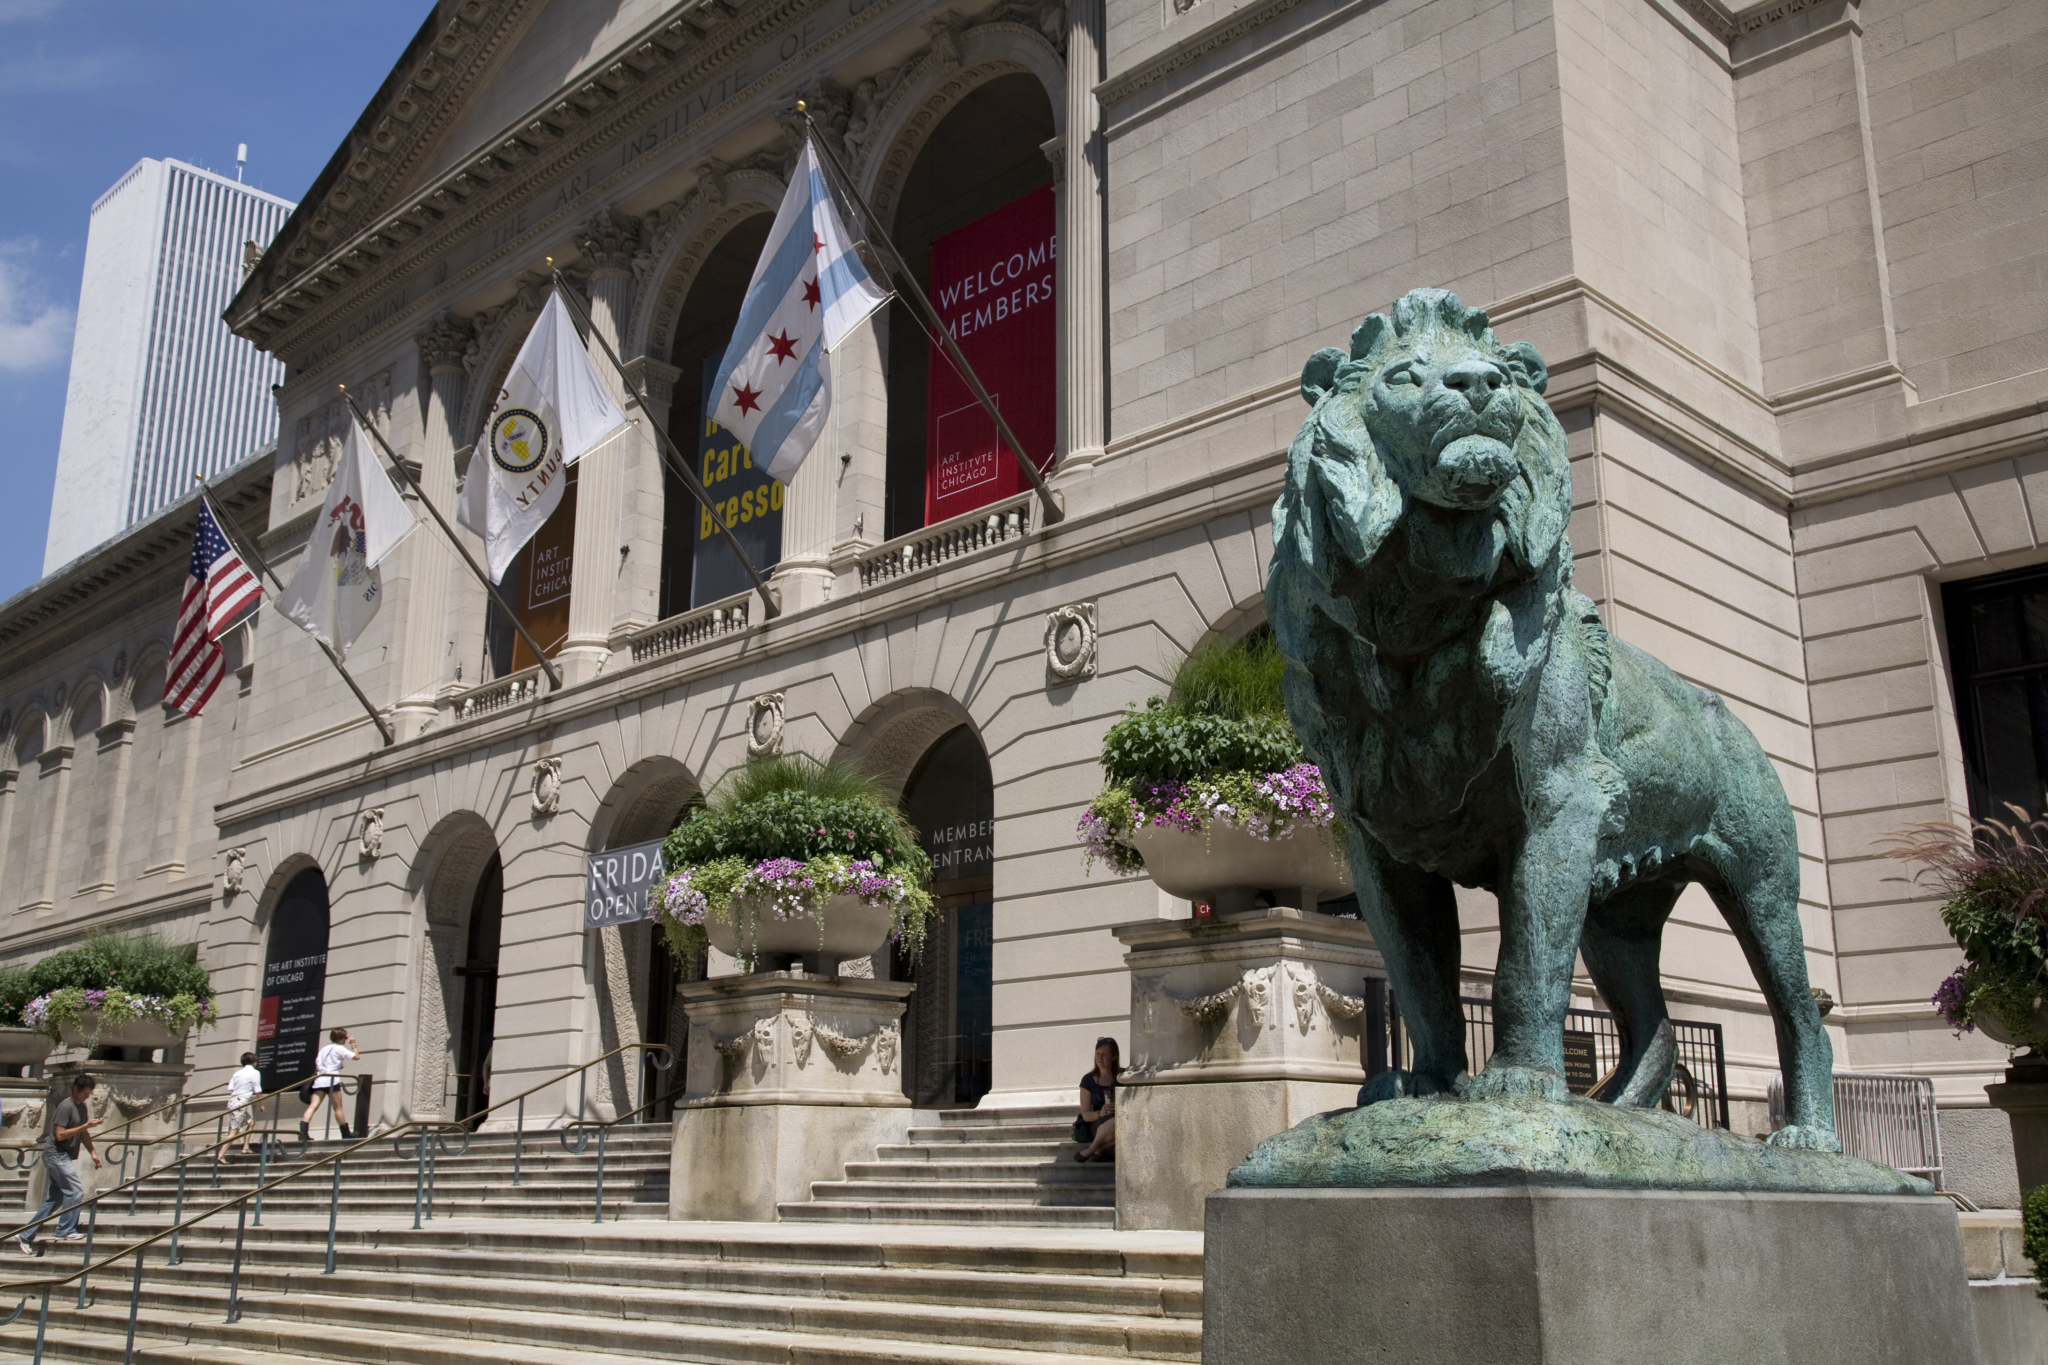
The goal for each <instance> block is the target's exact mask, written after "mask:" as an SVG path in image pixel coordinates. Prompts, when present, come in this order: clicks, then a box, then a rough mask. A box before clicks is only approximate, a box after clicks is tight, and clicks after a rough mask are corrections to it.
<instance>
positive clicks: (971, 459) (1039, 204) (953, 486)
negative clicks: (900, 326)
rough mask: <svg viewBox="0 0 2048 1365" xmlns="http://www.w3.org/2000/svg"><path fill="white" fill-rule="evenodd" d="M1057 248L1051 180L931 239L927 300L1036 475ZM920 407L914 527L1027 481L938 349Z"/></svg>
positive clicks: (1052, 342)
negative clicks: (919, 502)
mask: <svg viewBox="0 0 2048 1365" xmlns="http://www.w3.org/2000/svg"><path fill="white" fill-rule="evenodd" d="M1058 254H1059V242H1058V239H1057V236H1056V234H1055V232H1054V214H1053V192H1052V187H1051V186H1050V185H1048V186H1046V187H1045V188H1043V189H1037V190H1033V191H1031V193H1029V194H1027V195H1025V196H1023V197H1022V198H1021V199H1014V200H1012V201H1010V202H1009V203H1008V204H1005V205H1004V206H1003V207H1002V208H999V209H997V210H996V211H995V212H994V213H991V214H989V215H988V216H987V217H986V218H981V219H978V220H976V221H975V222H972V223H969V224H968V225H967V226H966V227H964V228H961V229H960V230H959V231H958V232H951V233H948V234H947V235H946V236H944V237H941V238H939V239H938V240H936V241H934V242H933V243H932V257H931V266H932V269H931V290H930V293H931V299H932V302H933V304H935V305H936V306H937V308H938V310H939V317H940V318H941V319H942V320H944V322H945V324H946V327H947V329H948V330H949V331H951V332H952V334H953V339H954V341H955V342H956V343H958V345H959V347H960V353H961V354H962V355H964V356H966V357H967V363H968V364H969V365H971V366H973V367H974V372H975V374H976V375H977V376H978V377H979V378H980V379H981V383H982V387H984V388H986V389H987V390H988V391H989V396H990V397H991V398H993V399H994V400H995V404H996V407H997V409H998V410H999V411H1000V412H1001V413H1002V414H1003V420H1004V421H1006V422H1008V423H1009V424H1010V430H1011V431H1012V432H1014V433H1016V437H1017V439H1018V440H1020V441H1022V442H1023V443H1024V446H1025V449H1026V451H1027V452H1028V453H1029V454H1030V456H1031V458H1032V459H1033V460H1035V461H1036V462H1037V464H1038V467H1039V468H1040V469H1041V470H1045V469H1049V468H1051V466H1052V458H1053V441H1054V439H1055V438H1056V437H1057V435H1058V431H1059V415H1058V412H1057V406H1058V396H1059V386H1058V379H1057V357H1058V354H1059V326H1058V324H1059V310H1058V307H1057V305H1056V304H1055V302H1054V297H1053V273H1054V269H1055V260H1056V258H1057V256H1058ZM928 395H929V396H928V397H927V400H926V407H925V435H926V444H927V450H928V454H927V456H926V466H925V506H924V515H925V524H926V525H930V524H932V523H933V522H938V521H944V520H946V519H947V518H948V517H957V516H960V515H962V514H963V513H967V512H972V511H974V510H975V509H976V508H979V507H986V506H987V505H988V504H989V503H992V502H999V501H1001V500H1002V499H1004V498H1007V497H1009V496H1010V495H1011V494H1013V493H1018V492H1022V491H1023V490H1024V489H1025V488H1027V487H1029V486H1030V485H1029V483H1028V482H1027V481H1026V479H1025V478H1024V471H1023V470H1022V469H1020V468H1019V467H1018V465H1017V462H1016V460H1015V459H1013V458H1011V456H1009V455H1008V454H1005V453H1003V451H1002V449H1001V443H1000V440H999V438H998V437H997V434H996V425H995V421H994V419H992V418H991V417H990V416H989V415H988V412H987V410H986V409H984V408H983V407H982V406H981V405H980V404H979V403H978V402H977V401H976V400H975V397H974V391H973V390H972V389H970V388H968V387H967V381H966V380H964V379H962V378H961V377H960V376H959V374H958V373H956V372H955V370H954V369H953V363H952V361H951V360H949V359H948V358H947V357H946V354H945V352H944V351H943V350H941V349H940V348H939V347H937V346H934V347H932V348H931V385H930V388H929V390H928Z"/></svg>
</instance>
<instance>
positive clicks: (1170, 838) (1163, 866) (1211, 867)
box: [1131, 822, 1352, 915]
mask: <svg viewBox="0 0 2048 1365" xmlns="http://www.w3.org/2000/svg"><path fill="white" fill-rule="evenodd" d="M1131 843H1132V844H1133V845H1135V846H1136V848H1137V850H1138V852H1139V854H1141V855H1142V856H1143V857H1144V859H1145V873H1146V875H1147V876H1149V877H1151V878H1152V881H1153V882H1154V884H1156V885H1157V886H1158V887H1159V889H1160V890H1162V891H1164V892H1166V894H1167V895H1169V896H1173V897H1176V898H1178V899H1180V900H1189V901H1195V900H1201V901H1208V902H1209V904H1210V907H1211V909H1212V910H1213V911H1214V912H1215V913H1216V914H1219V915H1226V914H1238V913H1241V912H1243V911H1246V910H1250V909H1251V908H1252V901H1253V897H1254V896H1255V895H1256V894H1257V893H1258V892H1260V891H1266V892H1270V893H1273V894H1274V895H1275V897H1276V900H1277V903H1279V904H1282V905H1285V904H1288V903H1290V902H1291V901H1293V900H1294V898H1295V897H1296V896H1297V895H1298V896H1299V897H1300V898H1301V899H1300V901H1299V907H1298V908H1302V909H1309V910H1313V909H1314V908H1315V904H1316V901H1317V900H1334V899H1336V898H1337V897H1340V896H1348V895H1350V894H1351V889H1352V888H1351V870H1350V869H1349V868H1348V867H1346V866H1345V864H1344V859H1343V857H1342V856H1341V855H1340V854H1339V853H1338V852H1337V851H1336V849H1335V847H1333V846H1332V844H1331V841H1330V840H1329V838H1328V837H1327V836H1326V835H1325V834H1324V833H1323V832H1322V831H1321V830H1315V829H1300V828H1297V829H1296V830H1295V831H1294V832H1293V833H1291V834H1288V835H1285V836H1283V837H1282V838H1278V839H1259V838H1254V837H1253V836H1252V835H1251V834H1249V833H1248V832H1246V831H1245V830H1242V829H1239V828H1237V827H1236V826H1234V825H1226V824H1223V823H1221V822H1218V823H1215V824H1212V825H1211V826H1210V827H1209V828H1208V829H1206V830H1204V831H1202V832H1201V833H1199V834H1191V833H1189V832H1188V831H1186V830H1179V829H1170V828H1167V827H1166V826H1163V825H1141V826H1140V827H1138V828H1137V829H1135V830H1133V831H1132V832H1131Z"/></svg>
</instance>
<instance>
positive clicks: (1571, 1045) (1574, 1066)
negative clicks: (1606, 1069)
mask: <svg viewBox="0 0 2048 1365" xmlns="http://www.w3.org/2000/svg"><path fill="white" fill-rule="evenodd" d="M1593 1042H1594V1039H1593V1035H1592V1034H1590V1033H1582V1032H1580V1031H1579V1030H1578V1029H1569V1028H1568V1029H1566V1030H1565V1031H1564V1086H1565V1089H1567V1090H1569V1091H1571V1093H1572V1094H1574V1095H1587V1094H1591V1093H1592V1090H1593V1087H1594V1086H1596V1085H1598V1084H1599V1083H1600V1054H1599V1052H1598V1051H1597V1050H1595V1048H1594V1046H1593Z"/></svg>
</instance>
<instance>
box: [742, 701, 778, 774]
mask: <svg viewBox="0 0 2048 1365" xmlns="http://www.w3.org/2000/svg"><path fill="white" fill-rule="evenodd" d="M783 714H784V712H783V694H782V693H780V692H763V693H762V694H761V695H760V696H758V697H756V698H754V702H753V705H752V706H751V707H749V708H748V711H747V756H748V757H749V758H761V757H764V756H766V755H768V754H772V753H774V752H775V751H776V750H778V749H780V748H781V747H782V722H783Z"/></svg>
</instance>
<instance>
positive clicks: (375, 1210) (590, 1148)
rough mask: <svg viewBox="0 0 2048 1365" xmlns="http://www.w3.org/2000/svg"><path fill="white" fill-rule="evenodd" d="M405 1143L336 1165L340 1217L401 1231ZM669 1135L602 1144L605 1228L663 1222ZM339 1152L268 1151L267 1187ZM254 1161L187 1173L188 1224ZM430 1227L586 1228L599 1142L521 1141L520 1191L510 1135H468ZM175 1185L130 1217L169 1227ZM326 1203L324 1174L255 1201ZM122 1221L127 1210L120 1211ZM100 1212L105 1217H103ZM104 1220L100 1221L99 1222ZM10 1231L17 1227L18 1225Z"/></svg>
mask: <svg viewBox="0 0 2048 1365" xmlns="http://www.w3.org/2000/svg"><path fill="white" fill-rule="evenodd" d="M412 1141H413V1139H412V1137H411V1135H410V1134H408V1135H406V1136H405V1137H404V1138H402V1139H400V1140H399V1142H400V1143H402V1144H403V1145H404V1147H405V1149H406V1152H407V1154H406V1155H404V1156H401V1155H399V1154H398V1152H397V1151H395V1150H394V1146H395V1145H398V1144H394V1143H393V1142H390V1141H385V1142H378V1143H376V1144H374V1145H372V1146H370V1147H367V1148H365V1149H363V1151H362V1152H361V1153H358V1154H357V1155H355V1156H352V1157H350V1158H348V1159H347V1160H346V1161H345V1162H344V1163H343V1165H342V1174H341V1208H342V1212H343V1214H344V1216H347V1217H351V1218H363V1217H370V1218H375V1219H377V1220H379V1221H380V1223H381V1224H383V1225H385V1226H390V1225H391V1224H392V1223H393V1221H394V1220H397V1219H403V1220H404V1221H405V1223H406V1224H407V1225H408V1226H409V1225H410V1223H411V1220H412V1212H413V1192H414V1190H415V1188H416V1187H417V1186H418V1184H419V1179H418V1177H419V1160H418V1158H417V1157H416V1156H414V1155H412V1152H413V1151H415V1150H416V1149H415V1148H414V1147H413V1146H412ZM670 1143H671V1130H670V1128H669V1125H667V1124H665V1123H661V1124H644V1125H622V1126H620V1127H618V1128H614V1129H613V1130H612V1131H611V1133H610V1134H609V1135H608V1136H607V1137H606V1139H605V1154H604V1218H605V1221H606V1222H616V1221H617V1220H619V1219H622V1218H667V1217H668V1188H669V1148H670ZM345 1145H346V1144H344V1143H341V1142H339V1141H329V1142H322V1141H317V1140H316V1141H315V1142H313V1143H312V1144H311V1145H310V1146H309V1147H307V1148H306V1149H305V1152H304V1154H303V1155H300V1154H299V1149H298V1147H297V1144H293V1145H292V1146H291V1147H274V1148H273V1149H272V1151H271V1160H270V1166H269V1170H268V1173H267V1174H266V1176H265V1181H266V1182H268V1181H269V1180H274V1179H276V1178H277V1177H278V1176H280V1175H284V1174H286V1173H288V1172H291V1171H294V1170H297V1169H298V1168H299V1167H300V1166H302V1165H304V1164H306V1162H308V1161H316V1160H319V1159H321V1158H322V1157H325V1156H327V1155H329V1154H331V1153H333V1152H335V1151H338V1150H340V1149H341V1148H342V1147H343V1146H345ZM257 1170H258V1158H257V1157H255V1156H248V1157H243V1156H240V1155H235V1156H231V1157H229V1158H228V1159H227V1160H225V1161H223V1162H221V1163H220V1169H219V1181H220V1183H219V1185H218V1186H215V1185H214V1184H213V1179H214V1171H213V1167H212V1165H211V1163H209V1162H207V1161H204V1160H202V1161H198V1162H195V1163H193V1164H192V1165H191V1166H190V1167H189V1169H188V1170H187V1172H186V1177H185V1210H186V1215H187V1216H188V1217H189V1216H190V1215H191V1214H193V1213H195V1212H197V1211H199V1210H201V1209H205V1208H209V1207H211V1206H212V1205H214V1204H218V1203H220V1202H222V1201H223V1200H226V1199H230V1198H232V1197H234V1196H235V1195H236V1194H240V1193H242V1192H244V1191H247V1190H252V1189H254V1188H255V1187H256V1176H257ZM433 1176H434V1178H433V1200H434V1205H433V1212H434V1215H435V1217H436V1218H562V1219H569V1220H574V1219H578V1218H580V1219H582V1220H583V1221H584V1222H590V1221H592V1219H593V1215H594V1214H595V1212H596V1193H597V1138H596V1136H595V1135H594V1134H593V1135H592V1136H591V1138H590V1141H589V1143H588V1144H587V1145H586V1147H585V1149H584V1151H583V1154H582V1155H580V1156H572V1155H570V1154H569V1153H567V1152H565V1151H563V1149H562V1144H561V1140H560V1138H559V1137H558V1136H557V1135H556V1133H554V1132H550V1131H541V1132H531V1131H530V1132H528V1133H527V1134H526V1136H525V1138H524V1140H523V1141H522V1143H521V1150H520V1156H519V1183H518V1184H517V1185H514V1184H513V1183H512V1135H511V1134H510V1133H474V1134H471V1136H470V1141H469V1148H468V1150H467V1151H465V1152H463V1153H462V1154H461V1155H459V1156H456V1155H446V1156H443V1155H438V1154H437V1155H436V1157H435V1161H434V1172H433ZM177 1184H178V1182H177V1177H176V1176H175V1175H172V1174H165V1173H161V1172H160V1173H158V1174H156V1175H153V1176H151V1177H150V1178H149V1179H148V1180H146V1181H144V1182H143V1184H142V1187H141V1189H140V1191H139V1192H138V1194H137V1196H136V1205H135V1209H136V1213H137V1215H138V1216H140V1215H148V1216H150V1217H152V1218H154V1219H156V1220H157V1222H158V1224H159V1225H162V1224H164V1223H167V1222H169V1220H170V1215H171V1212H172V1210H173V1209H174V1208H175V1207H176V1199H177ZM329 1193H330V1185H329V1177H328V1176H327V1174H326V1173H325V1172H322V1173H321V1174H320V1175H318V1176H315V1177H310V1178H308V1179H307V1180H304V1181H300V1182H296V1183H294V1184H290V1185H286V1186H284V1187H283V1188H282V1189H279V1190H275V1191H273V1192H272V1193H270V1194H267V1195H265V1196H264V1198H263V1216H264V1218H265V1219H266V1220H268V1219H269V1218H271V1217H272V1216H273V1215H276V1216H281V1217H291V1216H292V1215H299V1214H303V1215H307V1216H314V1215H317V1216H318V1217H320V1218H321V1219H325V1218H326V1216H327V1206H328V1198H329ZM120 1207H121V1210H122V1212H124V1213H125V1212H126V1210H127V1203H126V1201H125V1200H124V1201H120ZM107 1212H111V1210H108V1211H107ZM102 1216H103V1217H104V1214H103V1215H102ZM16 1221H17V1222H18V1221H19V1220H16Z"/></svg>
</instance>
